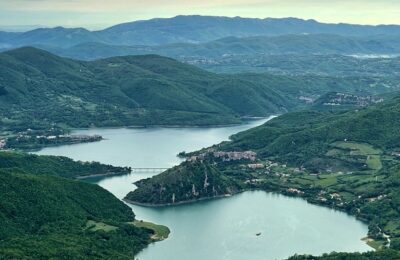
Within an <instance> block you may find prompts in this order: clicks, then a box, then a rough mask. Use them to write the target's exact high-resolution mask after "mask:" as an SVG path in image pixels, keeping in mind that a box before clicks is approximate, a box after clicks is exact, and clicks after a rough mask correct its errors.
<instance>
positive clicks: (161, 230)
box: [131, 220, 171, 241]
mask: <svg viewBox="0 0 400 260" xmlns="http://www.w3.org/2000/svg"><path fill="white" fill-rule="evenodd" d="M131 224H133V225H135V226H136V227H141V228H147V229H150V230H153V231H154V235H153V236H152V237H151V239H153V240H155V241H161V240H164V239H166V238H168V236H169V234H170V233H171V231H170V230H169V228H168V227H166V226H162V225H157V224H154V223H151V222H146V221H143V220H135V221H134V222H131Z"/></svg>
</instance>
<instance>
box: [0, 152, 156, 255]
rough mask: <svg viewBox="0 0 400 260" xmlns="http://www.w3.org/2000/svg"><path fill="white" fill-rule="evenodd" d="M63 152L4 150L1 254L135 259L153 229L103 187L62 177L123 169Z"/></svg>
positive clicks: (0, 174)
mask: <svg viewBox="0 0 400 260" xmlns="http://www.w3.org/2000/svg"><path fill="white" fill-rule="evenodd" d="M113 168H114V167H112V166H106V165H100V164H98V163H91V164H89V163H80V162H74V161H72V160H70V159H68V158H64V157H54V156H34V155H27V154H19V153H4V152H1V153H0V188H1V193H0V223H1V226H0V256H1V257H0V258H4V259H134V255H136V254H137V253H138V252H139V251H140V250H141V249H143V248H144V247H145V246H146V245H147V244H149V243H150V242H151V239H150V236H152V235H153V231H152V230H149V229H146V228H139V227H136V226H135V225H133V224H131V223H133V221H134V219H135V216H134V214H133V212H132V210H131V208H130V207H128V206H126V205H125V204H124V203H122V202H121V201H120V200H118V199H117V198H115V197H114V196H113V195H112V194H111V193H109V192H108V191H106V190H104V189H103V188H101V187H99V186H97V185H94V184H88V183H85V182H80V181H76V180H72V179H66V178H61V177H58V176H63V177H71V178H73V177H77V176H80V175H88V174H93V173H96V172H97V173H102V172H109V171H110V170H122V169H121V168H115V169H113Z"/></svg>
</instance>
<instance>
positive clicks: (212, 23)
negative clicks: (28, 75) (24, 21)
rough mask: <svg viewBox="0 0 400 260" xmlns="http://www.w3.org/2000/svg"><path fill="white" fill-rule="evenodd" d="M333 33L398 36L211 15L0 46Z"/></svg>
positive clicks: (385, 29)
mask: <svg viewBox="0 0 400 260" xmlns="http://www.w3.org/2000/svg"><path fill="white" fill-rule="evenodd" d="M321 33H324V34H337V35H343V36H371V35H396V34H400V26H398V25H380V26H365V25H352V24H325V23H319V22H317V21H315V20H302V19H296V18H283V19H272V18H266V19H255V18H241V17H235V18H229V17H213V16H176V17H173V18H164V19H160V18H158V19H151V20H145V21H135V22H130V23H124V24H119V25H115V26H112V27H110V28H106V29H104V30H101V31H89V30H86V29H84V28H63V27H56V28H41V29H35V30H32V31H28V32H24V33H4V32H3V33H0V46H2V47H3V48H4V47H18V46H24V45H32V44H42V45H50V46H58V47H71V46H74V45H77V44H82V43H88V42H98V43H104V44H111V45H162V44H171V43H204V42H208V41H213V40H217V39H220V38H224V37H230V36H234V37H250V36H277V35H286V34H321Z"/></svg>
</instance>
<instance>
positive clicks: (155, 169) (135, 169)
mask: <svg viewBox="0 0 400 260" xmlns="http://www.w3.org/2000/svg"><path fill="white" fill-rule="evenodd" d="M131 169H132V172H160V173H161V172H163V171H166V170H168V169H169V168H131Z"/></svg>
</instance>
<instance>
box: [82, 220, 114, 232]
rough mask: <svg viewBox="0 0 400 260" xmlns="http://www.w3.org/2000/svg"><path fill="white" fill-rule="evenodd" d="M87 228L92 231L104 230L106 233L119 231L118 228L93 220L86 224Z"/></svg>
mask: <svg viewBox="0 0 400 260" xmlns="http://www.w3.org/2000/svg"><path fill="white" fill-rule="evenodd" d="M86 228H88V229H89V230H91V231H97V230H103V231H105V232H109V231H114V230H117V229H118V227H116V226H111V225H108V224H106V223H103V222H96V221H93V220H89V221H88V222H87V223H86Z"/></svg>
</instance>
